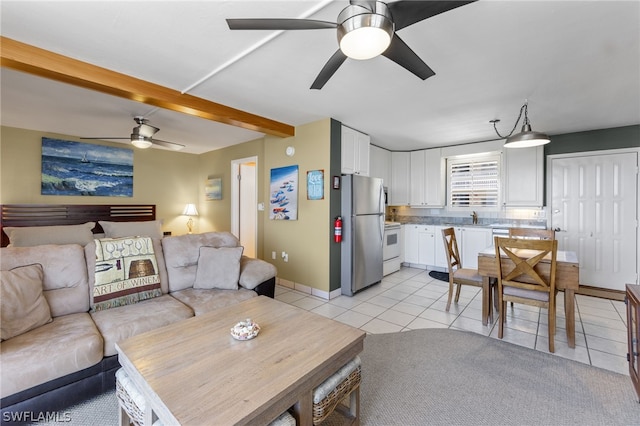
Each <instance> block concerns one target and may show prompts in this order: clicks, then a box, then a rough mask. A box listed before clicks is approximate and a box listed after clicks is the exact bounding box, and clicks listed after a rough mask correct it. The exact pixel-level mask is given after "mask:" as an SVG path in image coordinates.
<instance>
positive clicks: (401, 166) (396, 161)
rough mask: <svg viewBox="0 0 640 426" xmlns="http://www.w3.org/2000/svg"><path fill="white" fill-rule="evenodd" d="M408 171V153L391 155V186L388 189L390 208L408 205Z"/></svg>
mask: <svg viewBox="0 0 640 426" xmlns="http://www.w3.org/2000/svg"><path fill="white" fill-rule="evenodd" d="M410 170H411V155H410V153H408V152H392V153H391V186H390V187H389V198H390V200H389V205H390V206H408V205H409V182H410V174H409V173H410Z"/></svg>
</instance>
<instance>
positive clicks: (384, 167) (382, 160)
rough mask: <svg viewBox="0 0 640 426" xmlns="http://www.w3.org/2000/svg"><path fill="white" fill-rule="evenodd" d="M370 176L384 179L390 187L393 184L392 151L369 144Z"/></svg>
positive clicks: (384, 182)
mask: <svg viewBox="0 0 640 426" xmlns="http://www.w3.org/2000/svg"><path fill="white" fill-rule="evenodd" d="M369 176H371V177H377V178H380V179H382V182H383V183H382V184H383V185H384V186H386V187H387V188H389V186H390V184H391V151H389V150H386V149H384V148H380V147H377V146H375V145H369Z"/></svg>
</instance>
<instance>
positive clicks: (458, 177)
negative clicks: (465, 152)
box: [447, 154, 500, 209]
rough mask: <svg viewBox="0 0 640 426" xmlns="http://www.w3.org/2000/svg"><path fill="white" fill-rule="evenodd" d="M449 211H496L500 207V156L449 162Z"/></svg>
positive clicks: (482, 156) (451, 160)
mask: <svg viewBox="0 0 640 426" xmlns="http://www.w3.org/2000/svg"><path fill="white" fill-rule="evenodd" d="M447 168H448V175H449V207H450V208H454V209H455V208H460V209H467V208H469V209H482V208H487V209H497V208H498V207H499V205H500V154H483V155H481V156H473V157H464V158H455V157H453V158H449V159H448V161H447Z"/></svg>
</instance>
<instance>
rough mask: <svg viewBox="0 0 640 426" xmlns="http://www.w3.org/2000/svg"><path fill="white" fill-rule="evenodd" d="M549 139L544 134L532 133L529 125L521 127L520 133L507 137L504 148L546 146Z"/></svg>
mask: <svg viewBox="0 0 640 426" xmlns="http://www.w3.org/2000/svg"><path fill="white" fill-rule="evenodd" d="M549 142H551V139H550V138H549V136H548V135H547V134H546V133H541V132H534V131H533V130H531V126H530V125H529V124H525V125H524V126H522V131H521V132H520V133H517V134H515V135H513V136H509V137H508V138H507V141H506V142H505V144H504V147H505V148H529V147H532V146H539V145H546V144H548V143H549Z"/></svg>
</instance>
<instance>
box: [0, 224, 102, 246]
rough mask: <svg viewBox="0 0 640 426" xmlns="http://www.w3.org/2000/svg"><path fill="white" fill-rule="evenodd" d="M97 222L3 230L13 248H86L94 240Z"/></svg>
mask: <svg viewBox="0 0 640 426" xmlns="http://www.w3.org/2000/svg"><path fill="white" fill-rule="evenodd" d="M95 226H96V223H95V222H87V223H84V224H82V225H59V226H20V227H11V226H7V227H5V228H2V230H3V231H4V232H5V233H6V234H7V236H8V237H9V245H10V246H12V247H33V246H41V245H44V244H79V245H81V246H84V245H86V244H88V243H90V242H91V241H92V240H93V233H92V232H91V230H92V229H93V228H94V227H95Z"/></svg>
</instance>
